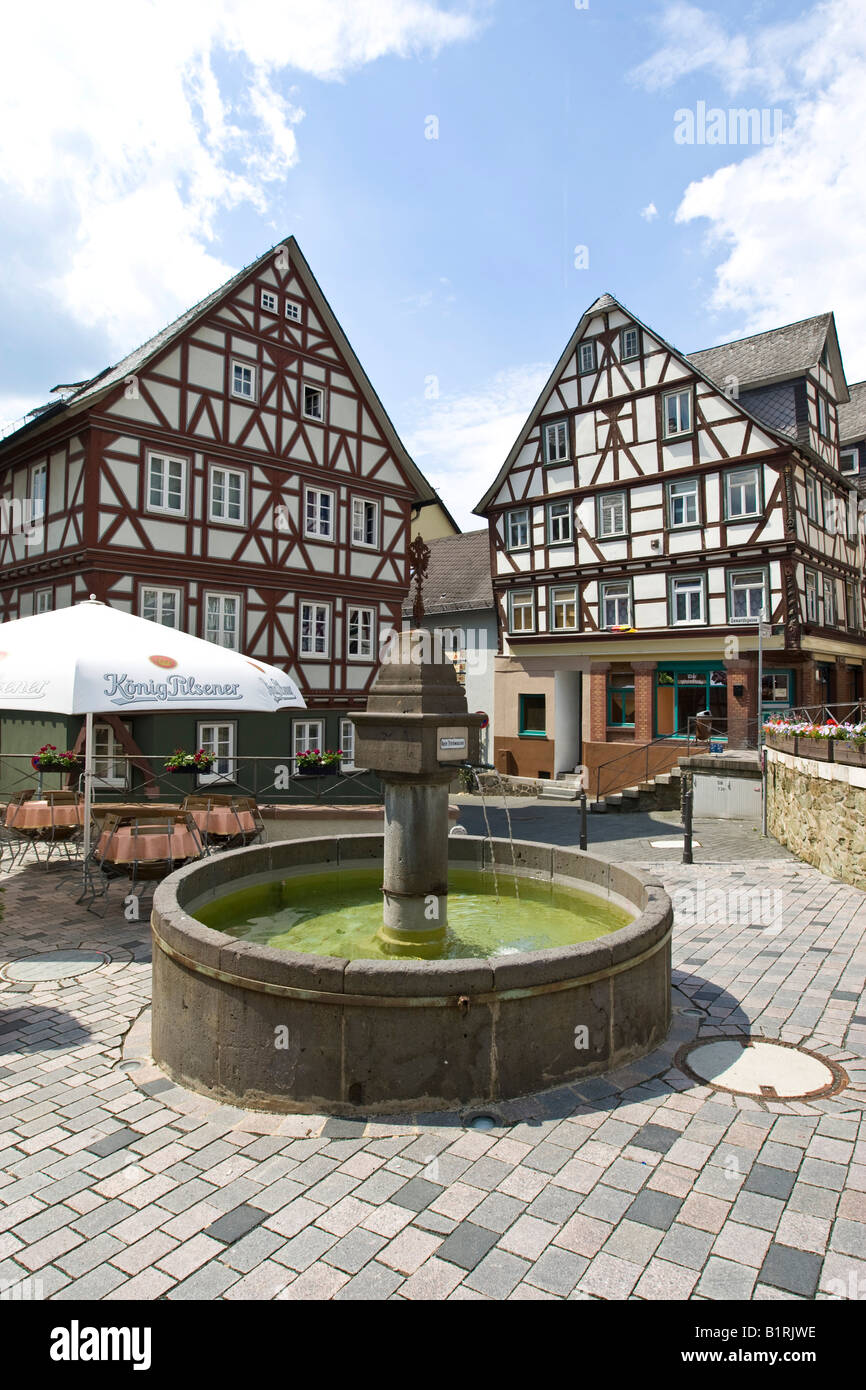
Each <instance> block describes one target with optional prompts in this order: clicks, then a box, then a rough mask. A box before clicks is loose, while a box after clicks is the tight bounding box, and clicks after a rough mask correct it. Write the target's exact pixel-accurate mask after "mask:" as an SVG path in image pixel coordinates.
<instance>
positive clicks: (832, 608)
mask: <svg viewBox="0 0 866 1390" xmlns="http://www.w3.org/2000/svg"><path fill="white" fill-rule="evenodd" d="M838 625H839V614H838V612H837V611H836V581H835V579H827V578H826V576H825V578H824V626H825V627H838Z"/></svg>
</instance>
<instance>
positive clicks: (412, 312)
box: [0, 0, 866, 529]
mask: <svg viewBox="0 0 866 1390" xmlns="http://www.w3.org/2000/svg"><path fill="white" fill-rule="evenodd" d="M4 39H5V42H4V45H3V50H2V54H0V322H2V324H3V332H2V335H0V422H9V421H12V420H16V419H18V418H19V417H21V416H22V415H23V414H24V413H25V411H27V410H28V409H30V408H32V407H33V406H35V405H38V404H40V403H42V402H44V401H45V400H46V399H47V398H48V392H49V390H50V389H51V387H53V386H54V385H56V384H58V383H59V382H69V381H76V380H81V379H83V378H86V377H90V376H91V375H93V374H94V373H96V372H97V371H100V370H102V368H103V367H106V366H108V365H109V364H111V363H113V362H115V361H117V360H118V359H119V358H121V357H122V356H123V355H125V353H126V352H128V351H129V350H130V349H132V348H133V347H135V346H137V345H138V344H139V343H140V342H142V341H144V340H145V339H146V338H147V337H148V336H150V335H151V334H152V333H154V332H155V331H157V330H158V329H159V328H161V327H162V326H163V325H164V324H166V323H168V322H170V321H171V320H172V319H173V318H175V317H176V316H177V314H179V313H180V312H182V311H183V310H184V309H186V308H188V307H189V306H190V305H191V304H193V303H195V302H196V301H197V300H198V299H200V298H201V297H202V296H203V295H205V294H207V293H209V292H210V291H211V290H213V289H215V288H216V287H218V286H219V285H220V284H221V283H222V282H223V281H224V280H226V279H228V278H229V276H230V275H232V274H233V273H234V272H235V271H236V270H237V269H239V268H240V267H241V266H243V265H246V264H248V263H249V262H250V261H252V260H254V259H255V258H256V257H257V256H259V255H260V254H262V253H263V252H264V251H265V250H266V249H267V248H268V247H269V246H272V245H274V244H275V243H277V242H279V241H281V240H282V239H284V238H285V237H286V236H288V235H289V234H294V235H295V236H296V237H297V239H298V242H299V243H300V246H301V248H302V250H303V252H304V254H305V256H306V258H307V260H308V261H309V263H310V265H311V267H312V269H313V272H314V274H315V275H316V277H317V279H318V280H319V283H320V285H321V286H322V289H323V290H324V292H325V294H326V296H327V298H328V299H329V301H330V303H331V306H332V308H333V309H334V312H335V313H336V315H337V317H338V319H339V320H340V322H341V324H342V326H343V328H344V330H345V331H346V333H347V335H348V337H349V340H350V341H351V343H352V345H353V347H354V348H355V351H356V352H357V353H358V356H359V357H360V359H361V361H362V362H363V364H364V367H365V369H366V371H367V374H368V375H369V377H370V379H371V380H372V382H373V385H374V387H375V388H376V391H377V392H378V394H379V396H380V397H381V399H382V401H383V403H384V405H385V408H386V409H387V411H388V413H389V415H390V416H391V418H392V420H393V422H394V424H395V426H396V428H397V430H398V432H399V434H400V435H401V437H402V439H403V441H404V443H405V444H406V446H407V447H408V449H409V451H410V452H411V453H412V455H413V457H414V458H415V460H416V462H417V463H418V465H419V467H420V468H421V469H422V471H423V472H424V473H425V474H426V475H427V477H428V478H429V479H430V481H431V482H432V483H433V485H434V486H435V487H436V488H438V490H439V492H440V494H441V496H442V498H443V500H444V502H445V504H446V505H447V506H448V507H449V509H450V510H451V511H452V512H453V513H454V515H455V517H456V519H457V521H458V522H459V523H460V525H461V526H462V527H464V529H473V528H476V527H478V526H480V525H482V524H483V523H482V522H481V520H480V519H479V518H478V517H476V516H473V515H472V508H473V507H474V506H475V505H476V504H477V502H478V500H479V499H480V498H481V496H482V495H483V493H484V492H485V490H486V489H487V487H488V486H489V484H490V483H491V481H492V479H493V477H494V476H495V474H496V472H497V471H498V469H499V467H500V466H501V464H502V462H503V460H504V458H505V456H506V454H507V452H508V450H509V448H510V446H511V444H512V443H513V441H514V439H515V437H516V436H517V434H518V432H519V430H520V428H521V426H522V424H523V422H524V419H525V417H526V415H527V413H528V411H529V410H530V408H531V407H532V405H533V403H534V401H535V399H536V398H537V396H538V394H539V392H540V390H541V388H542V386H543V384H544V382H545V380H546V378H547V376H548V374H549V372H550V370H551V368H552V366H553V364H554V363H555V362H556V360H557V359H558V357H559V356H560V354H561V352H562V350H563V348H564V347H565V345H566V343H567V341H568V339H569V337H570V336H571V334H572V332H573V331H574V328H575V326H576V324H577V322H578V320H579V319H580V317H581V314H582V313H583V311H584V310H585V309H586V308H587V307H588V306H589V305H590V304H591V303H592V302H593V301H594V300H595V299H596V298H597V297H598V296H599V295H600V294H602V293H603V292H605V291H609V292H610V293H612V294H614V295H615V296H616V297H617V298H618V299H620V300H621V301H622V302H623V303H625V304H626V305H627V306H628V307H629V308H630V309H631V310H632V312H633V313H634V314H635V315H636V316H637V317H638V318H640V319H642V320H643V321H644V322H645V323H647V324H649V325H650V326H651V327H652V328H654V329H655V330H656V331H657V332H659V333H660V334H661V335H662V336H663V337H665V338H667V339H668V340H669V341H670V342H672V343H674V345H675V346H676V347H678V348H680V349H681V350H682V351H684V352H690V351H694V350H696V349H698V348H704V347H710V346H712V345H714V344H716V343H719V342H725V341H729V340H730V339H733V338H737V337H741V336H743V335H745V334H748V333H754V332H759V331H762V330H764V329H767V328H772V327H776V326H779V325H781V324H785V323H790V322H793V321H795V320H797V319H800V318H805V317H808V316H809V315H812V314H817V313H823V312H825V311H827V310H830V309H832V310H834V311H835V313H836V320H837V326H838V330H839V336H840V342H841V347H842V355H843V360H844V362H845V367H846V372H847V376H848V380H849V381H859V380H861V379H863V378H864V377H866V256H864V254H863V228H864V225H866V3H864V0H820V3H809V0H805V3H802V4H800V3H798V2H797V0H784V3H783V2H782V0H751V2H750V3H747V0H724V3H712V4H692V3H688V2H687V0H182V3H177V0H171V3H169V0H137V3H136V4H135V5H126V6H122V7H118V6H117V5H116V3H111V4H109V3H107V0H83V4H82V5H80V6H77V7H74V6H69V5H68V4H67V3H57V0H42V3H40V4H39V5H38V6H36V5H29V6H15V7H9V8H8V9H7V11H6V12H5V13H4ZM738 109H747V110H751V109H754V110H756V111H758V112H762V113H763V130H760V129H758V130H754V131H752V130H749V131H747V132H746V131H744V129H743V127H742V126H741V125H740V123H738V122H737V121H736V120H734V119H729V118H728V112H730V111H732V110H738ZM702 111H703V112H704V113H709V115H706V116H705V117H704V118H703V119H702V115H701V113H702ZM713 112H716V113H718V112H721V113H722V116H721V117H720V116H719V115H718V114H717V115H715V116H713V115H712V113H713ZM702 135H703V137H704V138H703V139H702V138H701V136H702Z"/></svg>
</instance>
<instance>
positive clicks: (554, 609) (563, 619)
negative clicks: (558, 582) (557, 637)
mask: <svg viewBox="0 0 866 1390" xmlns="http://www.w3.org/2000/svg"><path fill="white" fill-rule="evenodd" d="M550 622H551V631H552V632H577V588H576V586H575V585H574V584H569V585H567V586H563V587H562V588H556V589H551V591H550Z"/></svg>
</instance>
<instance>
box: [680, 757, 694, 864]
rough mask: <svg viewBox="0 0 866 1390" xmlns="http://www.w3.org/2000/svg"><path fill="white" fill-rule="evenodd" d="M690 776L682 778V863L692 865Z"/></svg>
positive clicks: (692, 789) (692, 792) (691, 786)
mask: <svg viewBox="0 0 866 1390" xmlns="http://www.w3.org/2000/svg"><path fill="white" fill-rule="evenodd" d="M694 794H695V793H694V784H693V782H692V774H691V773H690V772H687V773H686V774H685V775H684V777H683V863H684V864H693V863H694V859H693V858H692V804H693V801H694Z"/></svg>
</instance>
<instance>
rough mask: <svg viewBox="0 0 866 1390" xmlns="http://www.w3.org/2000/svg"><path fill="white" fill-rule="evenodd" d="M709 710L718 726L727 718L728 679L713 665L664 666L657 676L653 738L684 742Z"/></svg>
mask: <svg viewBox="0 0 866 1390" xmlns="http://www.w3.org/2000/svg"><path fill="white" fill-rule="evenodd" d="M706 709H708V710H709V711H710V713H711V715H712V716H713V719H714V720H715V721H717V722H719V723H721V726H722V728H724V723H723V722H722V721H724V720H725V719H726V718H727V714H728V678H727V674H726V672H725V669H724V667H722V666H717V665H716V664H715V663H713V662H709V661H706V662H702V661H697V662H676V661H669V662H666V663H665V665H664V666H662V667H660V668H659V670H658V671H657V672H656V709H655V721H656V734H657V735H658V737H662V736H663V735H665V734H667V735H674V736H675V737H678V738H686V737H687V735H688V733H689V730H690V729H691V730H692V732H694V727H695V719H696V717H697V715H699V714H701V713H702V712H703V711H704V710H706Z"/></svg>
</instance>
